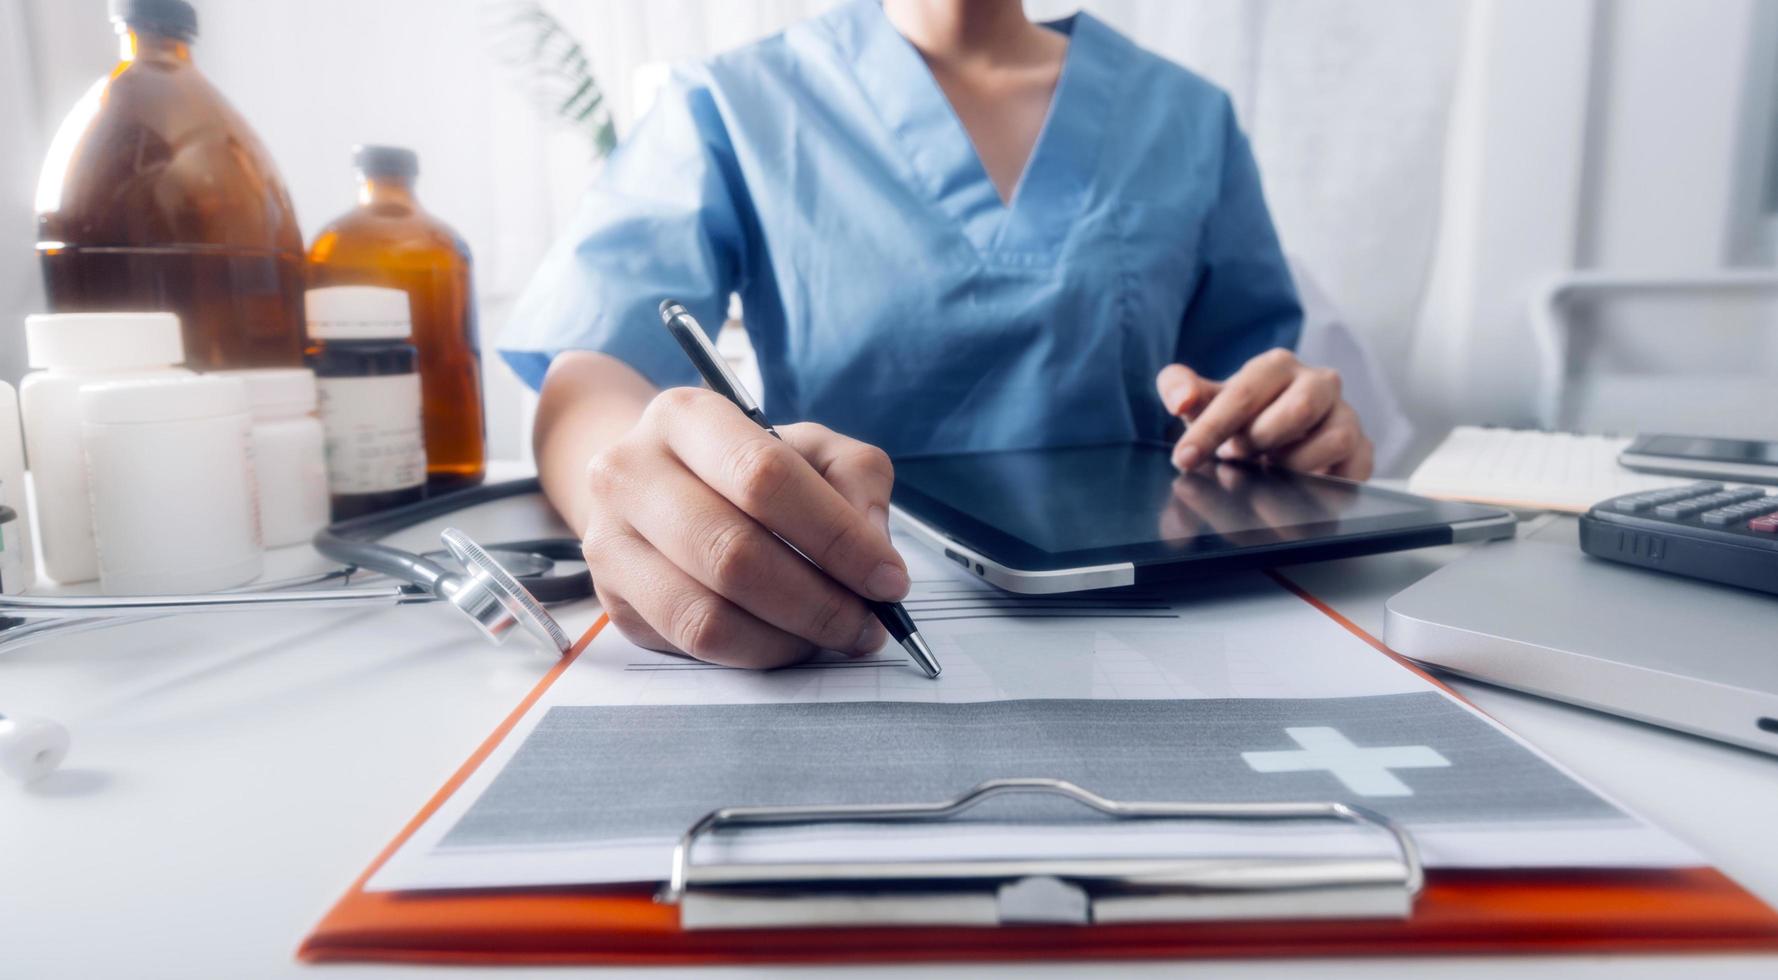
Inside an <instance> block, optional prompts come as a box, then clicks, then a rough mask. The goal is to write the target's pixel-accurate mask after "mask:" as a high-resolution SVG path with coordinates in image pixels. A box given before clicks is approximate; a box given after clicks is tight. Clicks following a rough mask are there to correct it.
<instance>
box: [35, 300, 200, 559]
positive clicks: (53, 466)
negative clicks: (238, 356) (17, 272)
mask: <svg viewBox="0 0 1778 980" xmlns="http://www.w3.org/2000/svg"><path fill="white" fill-rule="evenodd" d="M25 347H26V350H27V351H28V353H29V355H30V359H31V366H32V367H34V368H40V369H41V370H37V371H33V372H32V373H30V374H27V375H25V380H24V382H23V383H22V384H21V385H20V386H19V408H20V410H21V412H22V414H23V415H24V421H25V456H26V459H27V462H28V463H29V464H30V467H31V482H32V483H33V484H34V485H35V488H36V491H37V494H36V497H37V531H38V535H39V537H40V538H41V541H40V542H39V543H40V544H41V546H42V548H43V573H44V574H45V575H46V576H47V577H49V578H52V579H54V580H56V581H57V582H86V581H89V580H91V579H93V578H96V577H98V574H99V564H98V558H97V556H96V555H95V554H94V552H93V518H92V507H91V505H90V504H89V502H88V494H87V489H86V465H85V463H84V462H82V460H81V455H80V406H79V394H80V389H81V386H82V385H88V384H96V383H99V382H104V381H124V380H131V379H135V378H169V377H190V376H191V372H190V371H187V370H185V369H184V368H179V367H174V365H176V364H178V363H179V362H180V361H183V360H185V343H184V341H183V340H181V339H180V336H179V318H178V317H176V316H174V315H173V314H171V313H53V314H40V315H35V316H28V317H25Z"/></svg>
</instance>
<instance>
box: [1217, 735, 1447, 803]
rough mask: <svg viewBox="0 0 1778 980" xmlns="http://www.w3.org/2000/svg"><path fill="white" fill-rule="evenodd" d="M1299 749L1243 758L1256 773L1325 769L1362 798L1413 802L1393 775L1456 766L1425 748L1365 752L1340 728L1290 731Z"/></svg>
mask: <svg viewBox="0 0 1778 980" xmlns="http://www.w3.org/2000/svg"><path fill="white" fill-rule="evenodd" d="M1284 734H1286V735H1289V736H1290V737H1291V738H1292V739H1294V740H1296V744H1298V745H1300V746H1302V748H1300V749H1289V750H1285V751H1280V752H1243V753H1241V758H1242V759H1244V760H1245V761H1246V762H1247V765H1248V766H1250V767H1252V769H1253V771H1255V772H1309V771H1311V770H1316V769H1324V770H1326V771H1328V772H1331V773H1333V776H1334V778H1335V779H1337V780H1339V781H1340V782H1341V783H1344V784H1345V786H1346V788H1347V789H1349V790H1351V791H1352V792H1354V793H1357V794H1358V795H1359V796H1413V795H1414V791H1413V790H1412V789H1409V788H1408V784H1407V783H1404V782H1402V781H1401V780H1399V779H1397V778H1395V774H1394V773H1392V772H1390V771H1389V770H1391V769H1431V768H1439V767H1442V766H1448V765H1450V764H1451V760H1449V759H1447V758H1445V757H1444V756H1442V755H1439V754H1438V753H1437V752H1434V751H1433V750H1432V749H1431V748H1429V747H1428V746H1425V745H1389V746H1379V747H1377V748H1360V747H1359V746H1356V745H1353V744H1352V743H1351V741H1349V740H1348V739H1347V738H1346V736H1344V735H1341V734H1340V730H1339V729H1337V728H1286V729H1285V730H1284Z"/></svg>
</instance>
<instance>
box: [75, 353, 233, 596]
mask: <svg viewBox="0 0 1778 980" xmlns="http://www.w3.org/2000/svg"><path fill="white" fill-rule="evenodd" d="M79 403H80V419H81V444H82V448H83V450H84V452H85V454H86V462H87V468H88V470H89V471H90V473H91V477H92V479H91V491H92V508H93V535H94V539H95V541H96V543H97V545H98V556H99V585H100V586H101V587H102V588H103V589H104V591H105V592H107V593H109V594H112V595H132V594H143V593H157V592H170V593H182V592H211V591H214V590H216V589H226V588H230V587H232V586H236V585H243V584H245V583H247V582H250V581H252V580H253V579H254V578H256V577H258V575H259V572H260V567H261V562H262V561H263V552H264V548H263V547H262V545H261V544H260V536H259V510H258V504H257V501H256V500H255V499H254V498H255V496H256V495H255V486H254V479H253V468H252V467H253V463H252V453H253V448H252V439H253V431H252V430H253V417H252V416H251V415H250V414H249V413H248V410H247V388H246V386H245V385H243V384H242V383H241V382H240V381H239V380H238V379H235V378H216V377H186V378H159V379H149V380H140V381H118V382H112V383H107V384H97V385H88V386H86V387H84V388H82V389H81V391H80V396H79Z"/></svg>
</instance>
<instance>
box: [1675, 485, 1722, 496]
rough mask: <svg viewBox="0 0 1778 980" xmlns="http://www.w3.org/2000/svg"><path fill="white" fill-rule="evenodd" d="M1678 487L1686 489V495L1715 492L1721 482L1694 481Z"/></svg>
mask: <svg viewBox="0 0 1778 980" xmlns="http://www.w3.org/2000/svg"><path fill="white" fill-rule="evenodd" d="M1678 489H1680V490H1685V491H1688V493H1687V496H1695V495H1697V494H1700V493H1715V492H1717V491H1718V490H1721V489H1722V484H1720V483H1711V482H1709V481H1703V482H1700V483H1694V484H1692V485H1691V486H1688V487H1679V488H1678Z"/></svg>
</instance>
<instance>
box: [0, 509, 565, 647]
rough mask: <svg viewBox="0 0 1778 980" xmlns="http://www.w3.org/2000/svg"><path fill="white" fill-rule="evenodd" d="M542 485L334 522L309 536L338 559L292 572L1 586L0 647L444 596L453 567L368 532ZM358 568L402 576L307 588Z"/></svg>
mask: <svg viewBox="0 0 1778 980" xmlns="http://www.w3.org/2000/svg"><path fill="white" fill-rule="evenodd" d="M539 489H540V488H539V485H538V482H537V481H536V480H535V479H529V480H514V481H510V482H507V483H497V484H489V485H486V486H480V487H470V488H467V489H464V490H458V491H453V492H451V493H446V494H441V495H440V496H438V497H433V498H429V499H427V500H423V501H420V502H418V503H415V504H410V505H407V506H405V507H399V508H394V509H392V510H389V511H383V512H380V513H376V514H369V515H365V516H363V517H359V518H354V519H352V520H348V521H342V522H340V523H337V524H334V525H331V526H329V527H327V528H324V529H323V530H322V531H320V532H319V533H317V534H316V535H315V539H314V546H315V548H316V550H317V551H319V552H321V553H322V554H323V555H324V556H326V557H328V558H331V559H332V560H334V561H337V562H340V563H341V565H342V566H343V567H341V568H337V569H333V570H330V571H327V572H322V573H319V574H315V575H308V576H303V577H300V578H295V579H286V580H283V581H279V582H268V583H261V584H258V585H249V586H244V587H242V588H238V589H228V590H222V591H219V592H210V593H194V594H189V595H146V596H111V595H106V596H23V595H19V596H0V648H4V647H13V646H16V645H18V644H21V643H24V642H26V641H29V640H32V639H37V638H42V637H44V636H46V635H50V634H53V635H57V636H61V635H66V634H68V633H74V632H80V631H84V630H88V629H98V628H102V627H106V626H113V625H117V624H119V623H122V622H125V621H132V622H133V621H141V620H145V619H158V618H162V617H166V616H172V615H175V614H179V613H187V612H230V611H240V610H244V609H254V610H258V609H277V608H292V607H300V608H304V609H326V608H354V607H361V606H366V607H367V606H390V605H410V604H415V603H428V602H433V601H437V600H440V599H444V598H446V596H445V595H444V587H445V585H446V584H447V583H448V582H451V581H454V580H455V579H456V578H457V573H455V572H453V571H452V570H451V569H449V568H447V567H445V566H443V565H441V564H439V563H438V562H436V561H434V560H432V559H431V558H430V557H427V556H425V555H419V554H414V553H413V552H409V551H403V550H401V549H399V548H394V547H390V546H388V545H384V544H380V543H378V542H376V541H375V540H374V539H375V538H378V537H382V536H384V535H388V534H393V533H395V532H396V531H400V530H403V529H405V528H408V527H412V526H413V525H415V524H419V523H422V522H424V521H428V520H432V519H434V518H437V517H442V516H444V515H446V514H451V513H455V512H456V511H459V510H463V509H465V508H468V507H473V506H476V505H478V504H482V503H487V502H491V501H494V500H500V499H503V498H506V497H512V496H520V495H523V494H527V493H536V492H538V490H539ZM488 550H492V551H509V552H520V553H525V554H534V555H537V556H539V557H541V558H547V559H550V560H551V562H552V563H553V562H554V561H572V560H575V559H578V558H580V557H581V555H580V547H579V542H577V541H573V540H571V539H567V538H544V539H536V540H529V541H513V542H507V543H503V544H496V545H492V546H490V548H489V549H488ZM361 572H367V573H370V574H371V575H373V576H374V575H386V576H389V577H391V578H394V579H396V580H398V581H402V582H406V583H408V584H406V585H387V586H372V587H361V588H331V589H320V588H304V587H305V586H315V585H321V584H324V583H328V582H333V581H341V582H344V581H349V580H350V579H351V578H352V577H353V576H354V575H357V574H360V573H361ZM518 581H519V582H520V583H521V584H522V585H523V586H525V588H527V589H528V590H529V591H530V593H531V595H532V596H533V597H534V598H535V599H536V600H537V601H539V602H544V603H554V602H566V601H571V600H574V599H581V598H586V597H588V596H590V595H591V594H592V578H591V576H590V575H589V574H588V573H587V572H586V571H585V570H584V569H583V570H580V571H578V572H569V573H567V574H548V575H528V576H518ZM6 620H10V622H9V623H8V622H6Z"/></svg>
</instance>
